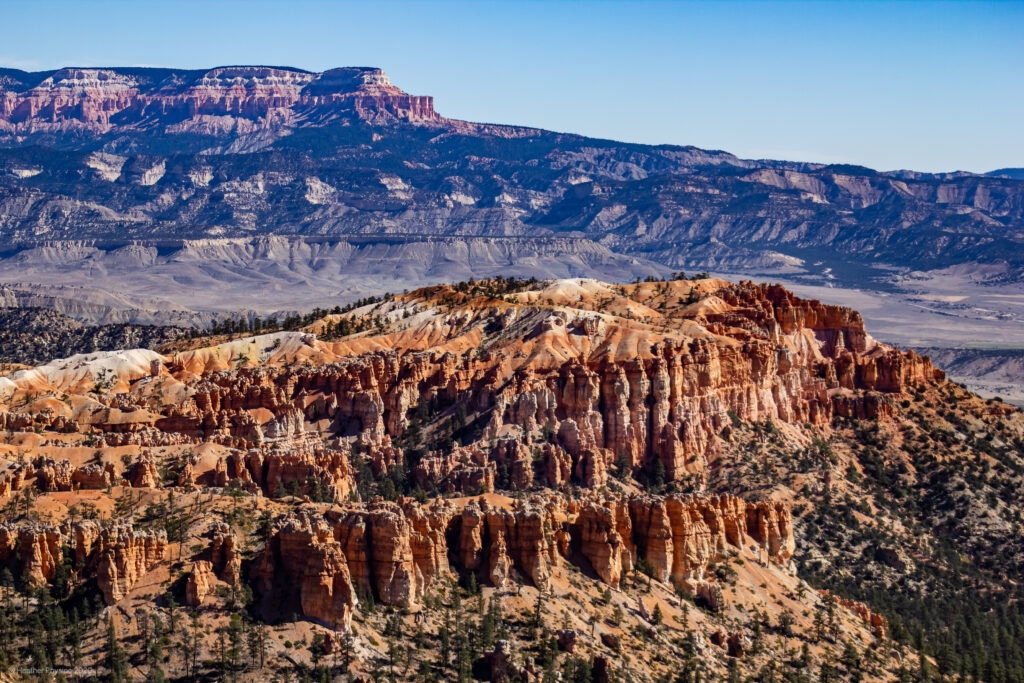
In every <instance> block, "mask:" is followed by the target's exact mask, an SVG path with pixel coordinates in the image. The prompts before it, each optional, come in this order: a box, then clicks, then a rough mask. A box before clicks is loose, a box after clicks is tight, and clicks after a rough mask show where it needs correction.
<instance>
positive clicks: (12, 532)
mask: <svg viewBox="0 0 1024 683" xmlns="http://www.w3.org/2000/svg"><path fill="white" fill-rule="evenodd" d="M62 540H63V535H62V534H61V531H60V529H59V528H57V527H56V526H53V525H52V524H39V523H34V522H30V523H27V524H22V525H17V526H15V525H9V524H2V525H0V565H3V564H8V563H12V562H13V563H16V569H17V571H18V572H19V573H20V576H21V579H22V581H25V582H26V583H35V584H42V583H48V582H50V581H52V580H53V577H54V576H55V575H56V573H57V567H58V566H59V565H60V563H61V562H62V561H63V554H62V552H61V542H62Z"/></svg>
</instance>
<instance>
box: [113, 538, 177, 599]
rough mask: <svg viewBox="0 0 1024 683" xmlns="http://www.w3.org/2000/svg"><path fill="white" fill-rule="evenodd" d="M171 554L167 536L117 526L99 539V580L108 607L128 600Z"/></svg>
mask: <svg viewBox="0 0 1024 683" xmlns="http://www.w3.org/2000/svg"><path fill="white" fill-rule="evenodd" d="M166 552H167V534H165V533H164V532H163V530H160V531H148V530H140V529H133V528H132V527H131V526H129V525H117V526H113V527H111V528H108V529H105V530H104V531H103V532H102V533H101V534H100V537H99V547H98V549H97V553H98V556H99V562H98V564H97V567H96V577H97V579H98V581H99V586H100V590H101V591H102V592H103V597H104V598H105V599H106V601H107V604H108V605H113V604H115V603H117V602H119V601H120V600H121V599H123V598H124V596H126V595H127V594H128V593H129V592H130V591H131V590H132V588H134V587H135V585H136V584H137V583H138V582H139V581H140V580H141V579H142V578H143V577H144V576H145V575H146V574H147V573H148V572H149V571H150V570H151V569H153V567H154V566H156V565H157V564H158V563H160V562H162V561H163V560H164V558H165V556H166Z"/></svg>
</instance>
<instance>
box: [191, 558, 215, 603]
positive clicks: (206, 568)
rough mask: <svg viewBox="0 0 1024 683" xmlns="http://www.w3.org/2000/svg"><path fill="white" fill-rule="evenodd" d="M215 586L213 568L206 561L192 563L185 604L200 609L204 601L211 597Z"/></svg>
mask: <svg viewBox="0 0 1024 683" xmlns="http://www.w3.org/2000/svg"><path fill="white" fill-rule="evenodd" d="M212 584H213V567H212V565H211V564H210V563H209V562H207V561H206V560H197V561H195V562H193V563H192V569H191V571H189V575H188V581H187V582H186V583H185V603H186V604H187V605H189V606H190V607H199V606H201V605H202V604H203V599H204V598H205V597H206V596H207V595H209V593H210V589H211V586H212Z"/></svg>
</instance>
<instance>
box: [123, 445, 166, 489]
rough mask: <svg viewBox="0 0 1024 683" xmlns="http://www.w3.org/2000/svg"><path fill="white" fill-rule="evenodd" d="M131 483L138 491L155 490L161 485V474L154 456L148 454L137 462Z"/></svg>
mask: <svg viewBox="0 0 1024 683" xmlns="http://www.w3.org/2000/svg"><path fill="white" fill-rule="evenodd" d="M129 481H131V484H132V486H133V487H134V488H137V489H155V488H157V487H158V486H159V485H160V474H159V472H158V471H157V468H156V460H155V459H154V458H153V455H152V454H149V453H147V454H145V455H143V456H142V457H140V458H139V459H138V460H137V461H136V462H135V464H134V465H133V466H132V469H131V474H130V476H129Z"/></svg>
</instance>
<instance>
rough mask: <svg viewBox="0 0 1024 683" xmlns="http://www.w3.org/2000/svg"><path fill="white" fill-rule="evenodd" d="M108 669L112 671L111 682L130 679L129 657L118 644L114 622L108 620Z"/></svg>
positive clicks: (117, 682)
mask: <svg viewBox="0 0 1024 683" xmlns="http://www.w3.org/2000/svg"><path fill="white" fill-rule="evenodd" d="M106 665H107V669H109V670H110V680H111V681H114V683H120V682H121V681H127V680H129V679H128V656H127V655H126V654H125V652H124V648H122V647H121V644H120V643H119V642H117V630H116V629H115V628H114V620H113V619H110V618H108V619H107V654H106Z"/></svg>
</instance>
